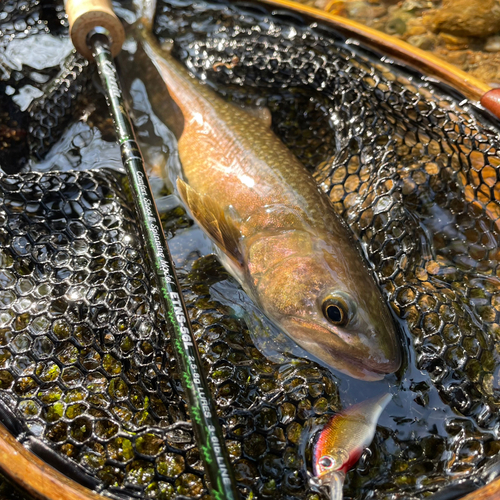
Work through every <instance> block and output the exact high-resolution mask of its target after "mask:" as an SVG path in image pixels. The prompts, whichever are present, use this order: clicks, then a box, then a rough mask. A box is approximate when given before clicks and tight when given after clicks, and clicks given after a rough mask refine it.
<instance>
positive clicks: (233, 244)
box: [177, 178, 243, 268]
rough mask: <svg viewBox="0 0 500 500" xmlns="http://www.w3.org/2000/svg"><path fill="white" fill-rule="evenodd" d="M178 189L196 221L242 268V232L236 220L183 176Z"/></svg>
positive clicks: (178, 181)
mask: <svg viewBox="0 0 500 500" xmlns="http://www.w3.org/2000/svg"><path fill="white" fill-rule="evenodd" d="M177 189H178V191H179V195H180V197H181V198H182V201H183V202H184V204H185V205H186V207H187V208H188V209H189V211H190V212H191V215H192V216H193V218H194V219H195V220H196V222H197V223H198V224H199V225H200V226H201V227H202V229H204V230H205V232H206V233H208V235H209V236H210V238H211V239H212V240H213V241H214V243H215V244H216V245H217V246H218V247H219V248H220V249H221V251H222V252H224V253H225V254H226V255H227V256H228V257H229V258H230V259H231V261H232V262H233V264H237V265H238V267H239V268H242V267H243V255H242V253H241V250H240V244H239V242H240V238H241V232H240V230H239V229H238V228H237V227H236V225H235V224H234V221H233V220H232V219H231V218H229V217H228V216H227V215H226V214H225V213H224V210H222V208H221V206H220V205H219V204H218V203H217V202H216V201H215V200H213V199H212V198H211V197H210V196H208V195H200V194H199V193H197V192H196V191H195V190H194V189H193V188H192V187H190V186H189V185H188V184H186V183H185V182H184V181H183V180H182V179H181V178H178V179H177Z"/></svg>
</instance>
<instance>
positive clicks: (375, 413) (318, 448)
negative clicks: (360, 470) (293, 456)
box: [313, 394, 392, 500]
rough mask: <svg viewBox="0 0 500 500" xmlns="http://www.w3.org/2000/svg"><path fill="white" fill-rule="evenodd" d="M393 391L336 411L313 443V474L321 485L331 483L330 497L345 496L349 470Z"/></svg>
mask: <svg viewBox="0 0 500 500" xmlns="http://www.w3.org/2000/svg"><path fill="white" fill-rule="evenodd" d="M391 399H392V395H391V394H384V395H383V396H379V397H376V398H372V399H369V400H367V401H363V402H362V403H358V404H356V405H354V406H351V407H350V408H348V409H347V410H345V411H343V412H340V413H338V414H337V415H334V416H333V417H332V418H331V419H330V420H329V422H328V423H327V424H326V425H325V427H324V428H323V430H322V431H321V433H320V435H319V438H318V440H317V441H316V444H315V446H314V456H313V466H314V474H315V476H316V477H317V478H318V480H319V484H320V486H326V487H327V486H330V498H331V500H342V496H343V495H342V489H343V486H344V478H345V475H346V473H347V471H348V470H349V469H350V468H351V467H352V466H353V465H354V464H355V463H356V462H357V461H358V460H359V458H360V457H361V454H362V453H363V450H364V449H365V448H366V447H367V446H369V445H370V443H371V442H372V440H373V436H374V435H375V428H376V426H377V422H378V419H379V417H380V414H381V413H382V412H383V411H384V409H385V407H386V406H387V405H388V403H389V401H390V400H391Z"/></svg>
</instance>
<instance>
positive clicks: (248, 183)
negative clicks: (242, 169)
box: [239, 174, 255, 188]
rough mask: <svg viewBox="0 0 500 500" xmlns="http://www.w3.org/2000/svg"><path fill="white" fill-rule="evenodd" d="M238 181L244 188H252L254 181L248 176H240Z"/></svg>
mask: <svg viewBox="0 0 500 500" xmlns="http://www.w3.org/2000/svg"><path fill="white" fill-rule="evenodd" d="M239 179H240V181H241V182H243V184H245V186H247V187H249V188H253V187H254V186H255V180H254V179H253V178H252V177H250V176H249V175H246V174H242V175H240V177H239Z"/></svg>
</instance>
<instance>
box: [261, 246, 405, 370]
mask: <svg viewBox="0 0 500 500" xmlns="http://www.w3.org/2000/svg"><path fill="white" fill-rule="evenodd" d="M359 263H361V261H359ZM347 267H348V266H344V267H342V266H336V265H335V263H333V264H332V263H331V262H329V261H328V259H326V258H325V257H324V255H323V253H321V252H316V253H312V254H307V255H300V254H295V255H294V256H292V257H290V258H287V259H286V260H284V261H283V262H281V263H280V264H278V265H275V266H274V267H273V268H272V269H270V270H269V271H268V272H267V273H266V275H265V277H264V278H262V279H261V280H260V282H259V286H258V295H259V297H258V299H259V302H260V304H261V307H262V308H263V309H264V311H265V312H266V314H267V315H268V316H269V317H270V318H271V319H272V320H273V321H274V322H275V323H276V324H277V326H278V327H280V328H281V329H282V330H283V331H284V332H285V333H286V334H287V335H288V336H290V337H291V338H293V339H294V340H295V341H296V342H297V343H298V344H299V345H300V346H301V347H303V348H304V349H305V350H306V351H308V352H309V353H311V354H313V355H314V356H316V357H317V358H318V359H319V360H321V361H323V362H324V363H326V364H327V365H328V366H331V367H333V368H335V369H337V370H339V371H341V372H343V373H346V374H348V375H350V376H352V377H355V378H358V379H362V380H380V379H382V378H383V377H384V376H385V375H386V374H388V373H393V372H395V371H396V370H397V369H398V368H399V366H400V364H401V352H400V345H399V342H398V339H397V335H396V330H395V327H394V323H393V320H392V318H391V316H390V313H389V311H388V308H387V305H386V304H385V303H384V301H383V299H382V297H381V294H380V292H379V290H378V288H377V286H376V284H375V282H374V280H373V278H372V277H371V276H370V275H369V274H368V271H367V269H366V268H363V269H356V268H355V269H354V271H351V270H347ZM351 267H352V266H351ZM358 267H359V266H358Z"/></svg>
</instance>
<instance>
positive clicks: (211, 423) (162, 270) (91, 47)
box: [65, 0, 238, 500]
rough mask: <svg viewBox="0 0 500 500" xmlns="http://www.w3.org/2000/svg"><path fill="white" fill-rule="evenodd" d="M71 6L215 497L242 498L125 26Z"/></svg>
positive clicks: (92, 1)
mask: <svg viewBox="0 0 500 500" xmlns="http://www.w3.org/2000/svg"><path fill="white" fill-rule="evenodd" d="M65 6H66V12H67V14H68V20H69V24H70V35H71V39H72V41H73V44H74V45H75V48H76V49H77V50H78V51H79V52H80V53H81V54H82V55H83V56H84V57H86V58H87V59H89V60H92V59H94V60H95V62H96V65H97V69H98V72H99V76H100V79H101V83H102V86H103V88H104V91H105V95H106V101H107V104H108V107H109V110H110V113H111V116H112V118H113V122H114V126H115V132H116V136H117V139H118V143H119V145H120V151H121V156H122V162H123V166H124V167H125V170H126V172H127V175H128V179H129V181H130V185H131V188H132V193H133V197H134V202H135V207H136V210H137V214H138V216H139V223H140V226H141V229H142V233H143V235H144V239H145V243H146V247H147V252H148V256H149V259H150V262H151V264H152V267H153V271H154V273H155V277H156V281H157V285H158V288H159V292H160V297H161V301H162V304H163V307H164V310H165V311H166V316H167V318H168V320H169V322H170V324H171V326H172V328H171V342H172V345H173V348H174V352H175V355H176V358H177V363H178V367H179V371H180V375H181V378H182V383H183V387H184V390H185V394H186V401H187V404H188V408H189V413H190V416H191V422H192V425H193V429H194V432H195V436H196V439H197V444H198V448H199V451H200V455H201V458H202V460H203V463H204V466H205V470H206V473H207V476H208V479H209V482H210V492H211V495H212V497H213V498H214V500H236V499H237V498H238V493H237V489H236V480H235V478H234V474H233V472H232V468H231V464H230V462H229V455H228V452H227V450H226V446H225V443H224V438H223V435H222V430H221V427H220V425H219V421H218V416H217V413H216V411H215V405H214V402H213V399H212V396H211V393H210V389H209V387H208V384H207V378H206V377H205V375H204V373H203V367H202V364H201V357H200V353H199V351H198V348H197V345H196V340H195V337H194V335H193V331H192V328H191V323H190V321H189V315H188V312H187V309H186V305H185V303H184V299H183V297H182V292H181V287H180V286H179V281H178V279H177V276H176V274H175V269H174V263H173V260H172V256H171V254H170V251H169V248H168V245H167V240H166V238H165V235H164V233H163V229H162V225H161V222H160V217H159V215H158V211H157V208H156V204H155V201H154V198H153V195H152V193H151V187H150V185H149V181H148V176H147V174H146V171H145V169H144V160H143V158H142V155H141V152H140V149H139V146H138V144H137V142H136V140H135V134H134V130H133V127H132V124H131V121H130V118H129V116H128V113H127V110H126V108H125V102H124V98H123V94H122V91H121V87H120V83H119V78H118V73H117V70H116V66H115V64H114V61H113V57H114V56H116V55H117V54H118V52H119V51H120V49H121V46H122V44H123V41H124V30H123V26H122V24H121V22H120V20H119V19H118V17H117V16H116V15H115V13H114V12H113V9H112V7H111V1H110V0H67V1H66V4H65Z"/></svg>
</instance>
